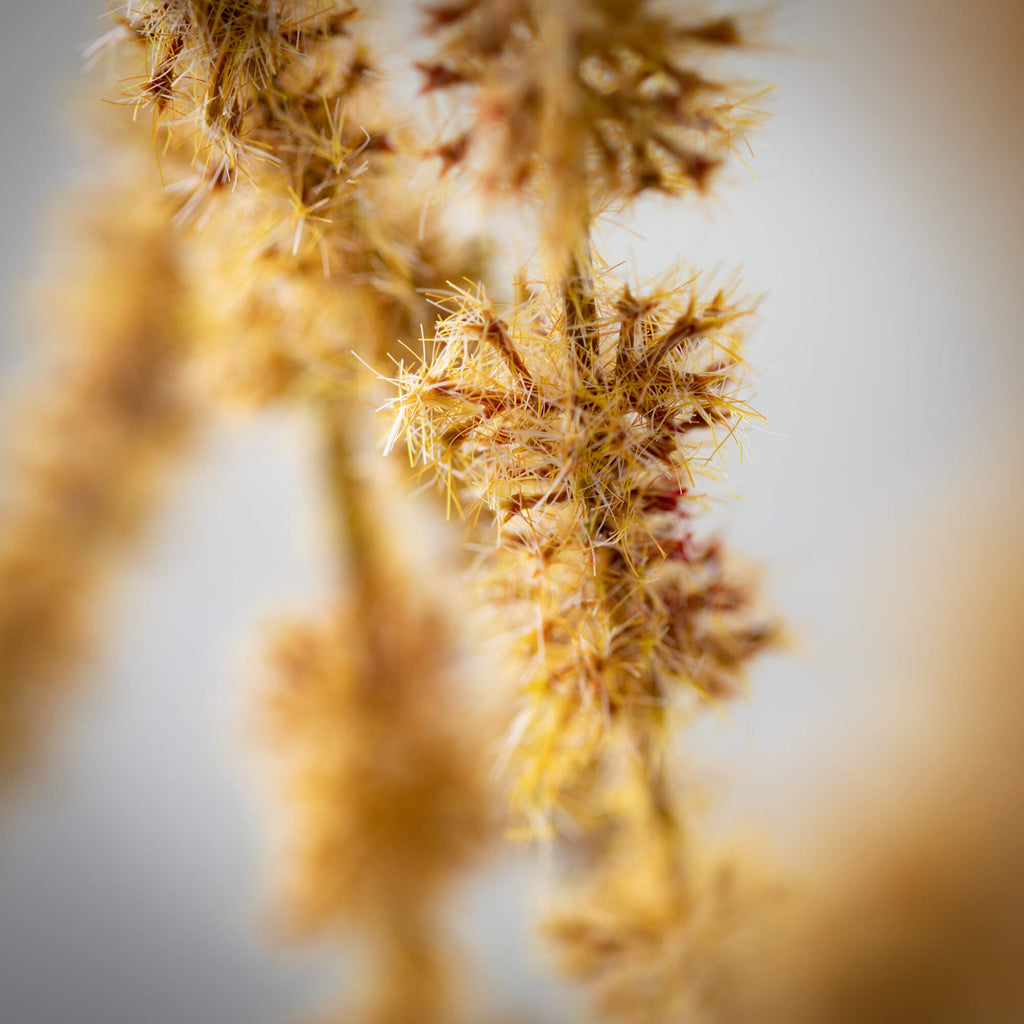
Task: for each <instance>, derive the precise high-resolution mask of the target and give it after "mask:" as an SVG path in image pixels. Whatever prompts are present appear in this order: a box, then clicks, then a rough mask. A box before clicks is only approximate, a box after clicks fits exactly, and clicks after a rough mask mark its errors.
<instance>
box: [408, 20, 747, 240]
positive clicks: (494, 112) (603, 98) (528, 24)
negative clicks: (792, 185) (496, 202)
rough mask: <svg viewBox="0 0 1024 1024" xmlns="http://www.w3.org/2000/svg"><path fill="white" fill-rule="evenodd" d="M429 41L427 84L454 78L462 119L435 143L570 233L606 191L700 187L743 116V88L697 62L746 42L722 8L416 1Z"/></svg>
mask: <svg viewBox="0 0 1024 1024" xmlns="http://www.w3.org/2000/svg"><path fill="white" fill-rule="evenodd" d="M427 14H428V17H429V26H428V29H429V31H430V32H431V33H433V34H435V35H437V36H438V37H439V39H440V44H439V46H438V49H437V53H436V55H435V56H434V57H433V58H432V59H431V60H429V61H428V62H425V63H423V64H422V65H421V69H422V71H423V73H424V75H425V77H426V82H425V88H426V89H427V90H441V89H445V90H447V89H454V88H462V87H468V88H470V89H471V90H472V91H473V95H474V97H475V109H474V116H473V118H472V121H471V123H470V125H469V127H468V128H466V129H465V130H463V131H461V132H459V133H457V134H456V135H454V136H453V137H452V138H450V139H448V140H447V141H446V142H444V144H443V145H442V146H441V148H440V150H439V152H440V155H441V156H442V158H443V160H444V161H445V163H446V165H447V164H454V163H460V162H462V161H463V160H464V159H465V158H467V156H472V155H473V154H474V153H479V154H480V155H481V159H482V163H483V169H482V173H483V178H484V181H485V183H486V184H487V185H489V186H491V187H498V188H510V189H514V190H524V189H525V190H528V191H536V192H539V193H540V194H542V195H543V196H544V202H545V206H546V208H547V212H548V221H549V231H550V232H551V234H552V235H553V236H555V237H561V238H566V237H568V238H569V239H570V241H572V240H574V239H575V236H576V233H577V232H578V230H579V227H580V224H581V223H582V222H584V221H585V220H586V218H587V216H588V214H590V213H592V212H593V211H594V210H595V209H601V208H603V207H604V206H605V205H607V203H608V202H609V201H613V200H620V199H623V198H625V199H629V198H632V197H634V196H636V195H638V194H639V193H641V192H644V191H646V190H648V189H658V190H662V191H667V192H671V193H676V192H683V191H688V190H691V189H698V190H701V189H704V188H705V186H706V185H707V184H708V182H709V180H710V178H711V175H712V173H713V172H714V171H715V169H716V168H718V167H719V165H720V164H721V163H722V161H723V159H724V158H725V157H726V155H727V154H728V153H729V151H730V150H732V149H733V148H734V147H735V146H736V144H737V142H738V141H739V140H740V139H742V138H743V136H744V134H745V133H746V132H747V131H748V130H749V129H750V128H751V127H752V126H753V125H754V124H755V123H756V122H757V120H758V115H757V114H756V112H755V111H753V110H752V109H751V108H750V101H751V100H752V99H753V93H754V90H752V89H750V88H744V87H742V86H740V85H738V84H735V83H733V82H730V81H726V80H722V79H719V78H717V77H715V76H714V75H713V74H712V73H711V71H710V69H709V63H710V62H711V61H712V60H713V59H714V58H715V57H716V56H718V55H720V54H723V53H728V52H730V51H736V50H740V49H743V48H745V47H747V46H749V45H751V44H752V42H753V41H754V31H755V30H754V28H753V26H752V25H747V24H745V23H744V22H743V21H742V20H741V19H739V18H737V17H734V16H724V17H723V16H711V15H708V14H706V13H704V12H701V11H699V10H696V9H694V8H693V7H690V8H688V9H685V10H682V11H680V10H679V9H673V8H672V7H663V6H661V5H658V4H657V3H655V2H652V0H453V2H450V3H438V4H433V5H430V6H429V7H428V8H427Z"/></svg>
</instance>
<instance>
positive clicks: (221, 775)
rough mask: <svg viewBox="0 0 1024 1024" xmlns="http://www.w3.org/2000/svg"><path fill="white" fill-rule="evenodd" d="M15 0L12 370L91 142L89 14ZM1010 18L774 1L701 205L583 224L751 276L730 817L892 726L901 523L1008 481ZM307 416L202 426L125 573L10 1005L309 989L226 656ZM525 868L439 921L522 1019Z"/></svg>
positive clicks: (31, 808) (296, 461) (1013, 33)
mask: <svg viewBox="0 0 1024 1024" xmlns="http://www.w3.org/2000/svg"><path fill="white" fill-rule="evenodd" d="M8 6H9V9H8V10H6V11H5V12H4V16H3V31H2V33H0V57H2V59H0V90H2V91H0V95H3V96H4V97H5V102H4V103H3V105H2V107H0V138H2V139H3V140H4V146H3V157H2V158H0V204H2V208H3V224H4V233H3V242H2V245H0V274H2V278H3V287H4V303H3V312H2V314H0V316H2V320H0V325H2V330H3V332H4V337H3V347H2V349H0V368H2V369H3V370H4V372H5V374H6V380H7V382H8V383H7V390H6V392H5V394H6V395H10V394H14V393H17V388H18V384H17V381H18V379H19V375H21V374H23V373H24V372H25V367H26V366H27V365H29V364H30V361H31V354H32V338H31V336H30V334H29V333H28V332H27V331H26V330H25V329H24V328H23V327H22V326H21V319H20V317H19V315H18V313H17V309H18V307H19V304H20V301H21V296H22V294H23V292H24V284H25V282H26V281H27V280H29V277H30V275H31V270H32V266H33V263H34V262H35V261H37V259H38V258H39V257H40V255H41V254H42V253H43V252H44V251H45V249H46V247H47V245H50V244H53V242H54V239H55V237H58V236H55V235H54V234H53V233H51V232H49V231H46V230H43V229H42V228H41V225H42V224H43V223H44V217H45V215H46V214H47V212H48V209H49V207H50V200H51V198H52V197H53V196H54V195H55V194H56V193H57V192H58V191H59V190H60V189H61V187H62V183H64V182H66V181H69V180H72V179H73V178H74V177H75V176H76V175H77V174H79V173H80V172H81V165H80V157H79V156H78V155H77V153H78V150H76V147H75V145H74V144H73V141H72V139H71V137H70V133H69V131H68V128H67V123H66V120H67V119H66V117H65V115H63V114H62V111H63V110H64V109H66V107H67V103H66V102H65V101H64V97H66V96H68V95H69V94H70V93H73V92H74V91H75V89H76V86H75V84H74V80H75V76H76V68H77V65H78V62H79V60H80V49H81V44H84V43H85V42H87V41H89V40H90V39H92V38H94V37H95V36H96V35H98V34H99V33H100V32H101V31H102V29H103V26H102V24H101V22H100V21H99V20H98V19H99V14H100V10H99V8H100V6H101V5H100V4H99V3H94V2H92V0H89V2H82V0H74V2H73V0H49V2H47V3H45V4H42V3H40V4H28V3H26V4H22V5H20V6H19V7H18V8H17V9H10V7H11V5H8ZM396 24H397V25H398V30H399V34H400V32H401V30H402V28H403V26H404V25H405V24H406V23H405V22H403V21H399V22H397V23H396ZM1022 29H1024V16H1022V14H1021V11H1020V7H1019V5H1018V4H1017V3H1016V2H1015V0H970V2H969V0H906V2H902V3H891V2H889V0H821V2H815V0H804V2H803V3H793V4H789V5H785V4H784V5H783V6H782V9H781V12H780V15H779V18H778V22H777V28H776V31H775V35H776V37H777V38H779V39H781V40H782V41H784V42H785V43H787V44H788V46H789V52H785V53H780V54H777V55H774V56H772V57H770V58H767V59H759V60H758V61H757V63H756V65H755V66H754V70H755V71H758V72H760V73H763V74H765V75H767V76H768V77H770V78H771V79H773V80H774V81H776V82H777V83H778V88H777V90H776V92H775V93H774V95H773V96H772V98H771V99H770V100H769V101H768V105H769V107H770V109H771V110H772V111H773V113H774V119H773V121H772V122H771V124H770V125H769V126H768V129H767V131H766V132H765V133H764V135H763V137H762V139H761V140H759V141H758V142H756V143H755V149H754V153H755V155H754V157H753V158H752V159H750V160H749V161H748V162H749V163H750V166H751V169H752V170H753V172H754V176H751V175H748V174H747V173H746V172H745V171H743V169H742V168H738V169H737V170H736V171H735V172H734V173H733V174H732V176H731V178H730V180H729V182H728V183H727V184H726V185H725V187H723V188H722V189H721V190H720V193H719V195H718V197H717V198H716V200H715V201H714V202H713V203H712V204H711V207H710V209H706V210H704V211H702V212H686V211H683V210H680V209H677V208H676V207H675V206H672V205H668V206H663V207H662V206H657V205H654V204H652V205H651V206H649V207H646V208H645V209H643V210H640V211H638V213H637V214H636V215H635V216H631V217H629V218H623V224H624V225H628V227H629V229H630V231H633V232H639V234H640V235H641V236H643V239H644V240H643V241H642V242H641V241H640V240H639V239H637V238H636V237H635V236H634V235H631V234H629V233H628V232H627V231H626V230H624V229H622V230H620V229H617V228H615V227H610V228H609V229H608V230H607V231H606V233H605V239H606V251H607V253H608V255H609V256H610V257H611V258H612V259H624V260H625V261H626V263H627V267H631V268H634V269H635V270H636V272H637V273H639V274H647V273H655V272H660V271H661V270H663V269H664V268H665V267H666V266H668V265H670V264H672V263H673V262H676V261H680V260H682V261H686V262H688V263H689V262H692V263H694V264H695V265H697V266H714V267H719V268H722V269H724V270H728V269H730V268H733V267H735V266H738V265H742V267H743V277H744V280H745V281H746V282H747V283H748V284H749V286H750V288H751V289H752V290H755V291H759V292H760V291H763V292H766V293H767V295H768V297H767V299H766V301H765V302H764V304H763V306H762V320H763V324H762V326H761V328H760V330H759V331H758V333H757V335H756V338H755V340H754V343H753V346H752V351H751V358H752V361H753V363H754V365H755V367H756V368H757V370H758V371H759V373H760V375H761V376H760V379H759V381H758V393H759V397H758V399H757V402H756V404H757V407H758V408H759V409H760V410H761V411H762V412H763V413H764V414H765V415H766V417H767V421H768V427H767V429H766V430H764V431H757V432H755V433H754V434H753V435H752V436H751V437H750V439H749V442H748V445H747V449H746V455H745V458H744V461H743V462H742V463H736V464H735V465H734V466H733V476H734V479H735V486H736V488H737V490H738V491H739V492H740V493H741V494H742V495H744V496H745V500H744V501H743V502H742V503H740V504H738V505H736V506H734V507H732V508H730V509H723V510H722V517H721V521H722V523H723V525H725V526H727V527H728V529H729V536H730V538H731V540H732V541H733V542H734V543H735V544H736V545H737V546H738V547H740V548H742V549H743V550H745V551H747V552H749V553H750V554H751V555H752V556H754V557H756V558H758V559H761V560H763V561H764V562H765V563H766V565H767V566H768V569H769V576H768V587H769V590H770V593H771V594H772V596H773V599H774V601H775V603H776V605H777V606H778V607H779V608H780V609H781V610H782V612H783V614H784V615H785V616H786V617H787V619H788V620H789V621H790V623H791V624H792V626H793V628H794V631H795V632H796V633H797V634H798V637H799V640H800V649H799V650H798V651H797V652H796V653H795V654H794V655H792V656H787V657H778V658H773V659H771V660H770V661H768V662H766V663H765V664H764V665H763V666H761V667H760V668H759V669H758V671H757V672H756V674H755V676H754V679H753V681H752V688H751V696H750V699H749V701H748V702H747V704H746V705H745V706H743V707H741V708H739V709H737V710H736V711H734V712H733V713H732V714H731V715H730V716H729V717H728V718H712V719H709V720H708V721H707V722H706V723H705V724H704V725H702V726H701V728H700V729H699V730H698V731H697V734H696V735H695V737H694V746H695V749H697V750H699V756H697V755H695V757H696V759H697V760H698V761H699V763H700V765H701V766H702V767H701V768H700V769H699V777H700V778H701V779H702V780H703V781H704V782H710V783H712V784H714V785H715V786H716V787H717V788H718V789H719V797H718V807H719V812H720V813H719V816H718V817H719V824H720V825H721V827H723V828H725V827H727V826H728V825H729V823H735V822H739V823H741V824H743V825H744V827H746V828H747V829H748V830H753V831H758V830H760V831H761V832H762V833H763V834H764V835H766V836H767V837H768V839H769V842H770V843H773V844H775V846H776V847H777V848H778V849H780V850H785V849H787V847H788V848H794V847H797V846H799V844H800V836H801V835H803V834H805V832H806V830H807V829H808V828H810V827H811V826H810V825H809V824H808V823H809V822H812V821H813V820H814V815H815V807H816V806H818V804H819V802H820V800H821V794H822V793H823V792H827V791H828V790H829V786H830V785H832V784H833V783H835V782H836V780H843V779H848V778H850V777H856V776H857V775H858V774H860V773H862V772H867V771H868V770H869V768H870V764H871V762H872V758H873V754H874V752H875V750H876V748H877V749H881V748H885V747H888V746H891V745H892V743H893V742H894V739H895V741H896V742H898V740H899V729H900V728H903V727H904V726H905V725H906V722H907V720H908V712H907V709H903V710H902V711H901V707H900V700H899V698H900V694H899V692H894V691H893V687H892V681H893V672H892V671H891V670H890V666H889V665H888V662H887V659H888V658H889V651H890V647H889V642H890V640H891V633H892V631H893V629H894V628H895V627H893V626H892V624H891V623H892V621H893V617H894V615H895V616H896V621H898V614H899V609H898V606H897V604H896V598H895V597H894V596H893V595H896V594H898V595H901V596H900V600H907V599H908V597H907V595H909V599H910V600H913V595H914V594H915V593H916V592H917V591H916V590H915V580H914V579H913V578H912V577H909V576H908V575H907V573H908V570H907V569H905V568H903V567H904V566H905V565H906V564H908V563H907V562H906V561H905V560H904V559H903V558H902V554H901V552H902V549H904V548H908V547H914V546H915V545H917V546H918V547H919V546H920V544H921V543H925V542H923V541H921V540H920V538H921V537H922V536H928V537H932V538H934V537H935V536H936V534H935V524H936V523H938V522H941V521H943V518H944V516H945V513H946V511H947V510H948V509H949V508H951V507H956V508H957V509H958V510H959V512H958V514H959V515H960V519H961V521H964V517H965V515H966V517H967V522H969V523H970V522H971V521H972V519H973V520H976V522H977V524H978V526H977V529H985V523H986V522H987V520H988V518H989V516H990V513H991V512H992V505H993V503H995V502H1002V503H1011V504H1012V505H1013V506H1015V507H1016V506H1018V505H1019V501H1020V493H1019V491H1018V489H1017V487H1018V485H1019V481H1020V479H1021V475H1020V468H1021V467H1020V456H1019V451H1018V448H1017V438H1018V436H1019V430H1020V427H1021V415H1020V409H1019V402H1020V380H1021V369H1022V366H1021V344H1020V327H1019V325H1020V323H1021V322H1022V320H1024V290H1022V289H1021V285H1020V282H1021V280H1022V278H1024V253H1022V247H1021V241H1020V240H1021V238H1022V237H1024V202H1022V199H1021V186H1020V167H1021V165H1022V158H1024V132H1022V131H1021V124H1022V123H1024V100H1022V97H1024V82H1022V77H1021V72H1020V70H1019V65H1020V44H1019V40H1020V38H1021V30H1022ZM62 117H65V119H64V120H62ZM58 244H59V238H58ZM12 382H14V383H12ZM308 442H309V439H308V438H307V437H306V436H305V435H304V434H303V431H302V428H301V426H300V425H298V424H296V423H295V422H293V421H288V420H282V419H275V418H272V417H264V418H261V419H260V420H258V421H256V422H252V421H249V422H245V421H237V422H233V423H229V424H224V425H221V426H219V427H217V428H216V429H214V430H213V431H211V433H210V434H209V435H208V438H207V441H206V443H205V444H204V446H203V448H202V450H201V452H200V454H199V456H198V458H197V459H196V460H195V461H194V462H193V463H192V464H191V465H190V466H189V467H188V468H187V470H186V471H185V472H184V473H183V474H182V477H181V479H180V480H179V481H178V483H177V486H176V487H175V488H174V489H173V495H174V497H173V500H172V502H171V503H170V504H169V506H168V507H167V508H166V509H165V511H164V514H163V515H162V516H161V518H160V521H159V523H158V524H157V526H156V529H155V531H154V536H153V538H152V542H151V543H150V544H149V545H148V547H147V548H146V550H145V551H144V552H143V553H142V554H141V556H140V557H139V558H138V559H137V560H136V561H135V562H134V563H133V565H132V567H131V568H130V570H129V571H128V572H126V574H125V575H124V578H123V579H122V581H121V584H122V585H121V586H120V587H119V589H118V591H117V593H116V594H115V595H114V598H113V599H112V601H111V604H110V616H109V626H110V629H109V643H108V644H107V653H106V656H105V657H104V658H103V659H102V661H101V662H100V663H99V664H98V665H97V666H96V667H95V669H94V670H93V671H92V672H91V673H90V677H89V679H88V680H86V681H85V682H84V684H83V688H82V693H83V696H82V697H81V698H80V699H79V700H78V702H77V703H76V704H75V705H74V707H73V708H72V709H71V710H70V712H69V714H68V716H67V718H66V720H65V722H64V724H63V726H62V729H61V734H60V736H59V737H58V738H57V742H56V743H55V748H54V750H53V751H52V753H51V756H50V764H49V768H48V771H47V774H46V775H45V777H44V778H43V779H41V780H40V781H38V782H37V784H36V786H35V787H34V790H33V792H32V793H31V794H30V796H31V799H28V798H26V799H25V801H24V802H23V804H22V805H20V806H19V807H17V808H14V809H9V810H8V811H7V812H6V813H7V814H8V820H7V827H6V828H5V829H4V830H3V831H2V832H0V993H2V995H0V1006H2V1012H0V1016H2V1017H3V1020H4V1021H5V1022H10V1024H64V1022H68V1024H71V1022H75V1024H88V1022H95V1024H121V1022H124V1024H129V1022H132V1024H134V1022H137V1021H139V1020H145V1021H146V1022H147V1024H150V1022H151V1024H164V1022H166V1024H182V1022H185V1021H197V1022H199V1021H204V1022H205V1021H212V1020H216V1021H218V1022H225V1024H228V1022H235V1021H237V1022H239V1024H242V1022H243V1021H244V1022H247V1024H260V1022H266V1024H270V1022H273V1021H279V1020H284V1019H287V1018H288V1017H289V1015H290V1014H294V1012H295V1011H297V1010H299V1009H300V1008H302V1007H311V1006H316V1005H317V1004H318V1002H322V1000H323V999H324V998H327V997H328V996H329V995H330V994H331V993H332V992H333V991H334V986H335V983H336V978H335V975H334V969H335V968H334V963H333V959H332V957H331V956H330V955H329V954H328V953H326V952H321V953H319V954H315V955H305V954H298V953H290V954H285V953H282V952H281V951H280V950H276V949H274V948H273V947H272V946H271V945H270V944H269V942H268V941H266V937H265V935H264V934H263V933H262V932H261V930H260V928H261V921H262V917H261V915H262V914H263V910H262V909H261V905H260V902H259V894H260V892H261V886H262V884H263V876H262V874H261V868H262V865H261V860H260V857H261V853H260V850H261V847H260V843H259V841H258V834H259V821H258V813H257V799H256V794H255V793H254V787H253V785H252V782H251V772H250V771H249V765H248V764H247V758H248V757H250V754H248V753H247V752H246V751H247V748H246V729H247V725H246V722H245V714H246V706H247V705H246V696H247V693H246V688H247V686H248V685H249V684H250V680H249V679H248V678H247V677H246V674H245V672H244V668H243V666H244V658H243V657H242V655H240V653H239V652H240V651H242V650H244V648H245V645H246V643H247V642H248V641H249V640H250V639H251V637H252V636H253V634H254V633H255V631H256V629H257V625H258V623H259V622H260V621H261V617H262V618H263V619H264V620H265V618H266V616H267V615H268V614H269V613H271V612H272V611H273V610H274V609H275V608H281V607H288V606H289V605H294V604H299V605H308V604H309V603H311V602H312V601H313V600H315V598H316V596H317V594H319V593H322V592H323V591H324V586H325V572H324V569H323V566H322V564H321V560H320V550H319V547H318V544H317V542H316V541H314V540H311V539H310V538H311V537H313V536H314V535H315V534H316V529H317V525H316V524H317V518H316V511H315V502H314V488H313V482H312V477H313V459H312V452H311V450H310V448H309V443H308ZM964 510H967V511H966V513H965V512H964ZM940 537H941V539H940V540H939V541H935V540H934V539H933V540H929V541H928V542H927V545H928V546H927V547H926V549H925V551H924V552H923V558H924V560H925V561H927V560H929V559H930V560H931V561H932V562H933V563H934V565H935V566H936V567H938V568H940V569H941V564H942V560H943V558H944V557H945V556H946V555H947V554H948V552H949V550H951V549H952V547H954V546H955V545H956V544H957V540H958V538H957V535H956V533H950V535H949V536H941V535H940ZM915 564H918V565H920V564H921V554H920V552H919V556H918V561H917V562H916V563H915ZM933 578H938V579H941V578H942V577H941V572H939V573H938V574H937V575H936V576H935V577H933ZM945 585H948V586H949V587H955V586H956V581H955V580H953V579H950V580H948V581H946V583H945ZM911 639H912V638H911ZM518 879H519V876H518V875H517V874H516V873H515V872H514V871H505V872H504V873H502V874H500V875H496V876H494V877H492V878H489V879H484V880H481V881H478V882H477V883H476V884H475V885H474V886H473V887H472V888H471V889H470V890H469V891H468V893H467V894H466V896H465V898H464V900H463V903H464V905H465V908H466V909H465V911H464V913H463V915H462V917H463V920H462V923H461V927H462V931H463V934H464V935H465V936H466V938H467V941H468V942H472V944H473V946H474V955H475V956H476V957H477V959H478V961H479V963H480V964H481V971H482V976H483V977H484V978H485V979H489V980H487V981H485V984H491V983H492V981H493V984H494V985H495V986H496V988H497V989H498V990H500V991H502V992H503V993H504V996H503V999H504V1001H505V1002H506V1003H507V1005H509V1006H514V1007H518V1008H521V1009H523V1010H524V1011H525V1012H526V1013H527V1014H528V1016H530V1018H531V1019H534V1020H541V1019H545V1017H546V1016H548V1017H553V1016H555V1015H556V1012H555V1008H556V1007H558V1006H559V1005H560V1004H559V1003H558V1001H557V999H556V998H555V997H554V996H553V995H552V993H551V992H550V990H549V988H548V987H547V986H545V985H544V984H543V983H542V982H541V981H540V971H539V968H538V962H537V957H536V955H535V954H534V953H529V954H523V953H522V952H517V949H519V947H520V946H521V945H522V944H523V942H524V941H525V940H524V938H523V929H524V924H523V916H524V915H523V913H522V912H521V910H520V909H519V904H520V903H521V902H522V901H523V900H524V899H525V896H526V893H527V890H526V889H525V888H523V886H522V885H521V883H520V881H519V880H518Z"/></svg>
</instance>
